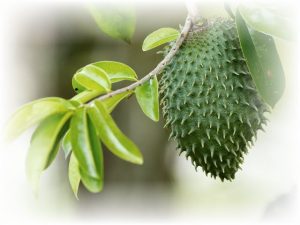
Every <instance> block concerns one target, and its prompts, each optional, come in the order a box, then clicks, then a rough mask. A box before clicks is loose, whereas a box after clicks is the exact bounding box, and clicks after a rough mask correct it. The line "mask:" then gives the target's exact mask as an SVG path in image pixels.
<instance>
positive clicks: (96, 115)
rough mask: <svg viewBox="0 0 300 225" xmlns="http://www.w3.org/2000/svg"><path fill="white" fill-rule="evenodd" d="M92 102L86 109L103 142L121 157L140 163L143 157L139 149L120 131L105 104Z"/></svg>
mask: <svg viewBox="0 0 300 225" xmlns="http://www.w3.org/2000/svg"><path fill="white" fill-rule="evenodd" d="M94 104H95V105H93V106H92V107H91V108H89V109H88V113H89V115H90V117H91V119H92V121H93V123H94V124H95V126H96V129H97V131H98V135H99V137H100V139H101V140H102V141H103V143H104V144H105V145H106V146H107V148H108V149H109V150H110V151H111V152H112V153H114V154H115V155H116V156H118V157H120V158H121V159H124V160H126V161H129V162H132V163H136V164H142V163H143V157H142V154H141V152H140V150H139V149H138V148H137V147H136V145H135V144H134V143H133V142H132V141H131V140H129V139H128V138H127V137H126V136H125V135H124V134H123V133H122V131H120V129H119V128H118V127H117V125H116V124H115V122H114V120H113V118H112V117H111V116H110V114H109V113H108V112H107V110H106V109H105V106H103V104H102V103H101V102H100V101H95V102H94Z"/></svg>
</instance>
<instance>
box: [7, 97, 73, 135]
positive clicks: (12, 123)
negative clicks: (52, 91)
mask: <svg viewBox="0 0 300 225" xmlns="http://www.w3.org/2000/svg"><path fill="white" fill-rule="evenodd" d="M72 109H74V106H73V105H72V104H71V103H70V102H68V101H67V100H65V99H63V98H57V97H50V98H42V99H39V100H36V101H33V102H30V103H27V104H25V105H24V106H22V107H21V108H20V109H19V110H18V111H17V112H15V113H14V114H13V116H12V117H11V119H10V120H9V122H8V124H7V128H6V138H7V139H8V140H11V139H14V138H16V137H17V136H19V135H20V134H21V133H22V132H23V131H25V130H26V129H28V128H29V127H31V126H33V125H34V124H37V123H39V122H40V121H42V120H43V119H45V118H46V117H48V116H50V115H53V114H57V113H63V112H67V111H68V110H72Z"/></svg>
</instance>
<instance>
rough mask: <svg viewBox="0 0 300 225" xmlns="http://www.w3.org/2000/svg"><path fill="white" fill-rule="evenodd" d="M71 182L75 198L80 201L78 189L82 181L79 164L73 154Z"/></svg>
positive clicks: (71, 158) (70, 166)
mask: <svg viewBox="0 0 300 225" xmlns="http://www.w3.org/2000/svg"><path fill="white" fill-rule="evenodd" d="M68 175H69V182H70V185H71V188H72V191H73V193H74V195H75V197H76V198H77V199H78V188H79V184H80V180H81V176H80V169H79V163H78V160H77V159H76V156H75V155H74V154H73V153H72V155H71V157H70V162H69V172H68Z"/></svg>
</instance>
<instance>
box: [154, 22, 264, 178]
mask: <svg viewBox="0 0 300 225" xmlns="http://www.w3.org/2000/svg"><path fill="white" fill-rule="evenodd" d="M171 45H172V44H171ZM165 53H167V50H166V52H165ZM160 87H161V90H160V92H161V96H162V99H161V104H162V106H163V113H164V118H165V120H166V126H167V127H170V130H171V134H170V137H172V138H174V139H175V140H176V141H177V143H178V148H179V149H180V152H185V154H186V157H187V158H188V157H190V158H191V161H192V163H193V165H194V166H195V167H196V169H197V167H199V166H200V167H202V169H203V171H204V172H205V173H206V175H207V174H209V173H210V175H211V176H212V177H214V178H216V177H219V178H220V179H221V180H222V181H223V180H224V179H226V180H232V179H234V177H235V173H236V172H237V171H238V169H239V168H240V165H241V164H242V162H243V157H244V154H245V153H247V150H248V148H249V147H250V145H251V144H252V143H253V141H254V139H255V138H256V134H257V131H258V130H259V129H262V125H263V124H265V123H266V117H265V115H264V114H265V112H268V111H269V107H268V106H267V105H266V104H265V103H264V102H263V100H262V99H261V97H260V96H259V94H258V92H257V90H256V88H255V85H254V83H253V81H252V78H251V75H250V72H249V70H248V68H247V65H246V61H245V58H244V56H243V53H242V51H241V48H240V43H239V38H238V34H237V30H236V27H235V23H234V21H233V20H229V19H220V18H219V19H215V20H213V21H210V22H208V23H207V24H206V25H203V26H201V27H200V28H199V27H198V28H193V29H192V30H191V31H190V32H189V34H188V37H187V38H186V40H185V41H184V43H183V44H182V46H181V47H180V49H179V50H178V52H177V53H176V55H175V56H174V58H173V59H172V61H171V62H170V63H169V65H167V66H166V68H165V69H164V71H163V72H162V78H161V81H160Z"/></svg>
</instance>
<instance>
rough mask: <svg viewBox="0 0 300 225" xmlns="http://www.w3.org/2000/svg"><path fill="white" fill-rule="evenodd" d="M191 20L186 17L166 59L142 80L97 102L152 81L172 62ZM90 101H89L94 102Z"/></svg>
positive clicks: (186, 33)
mask: <svg viewBox="0 0 300 225" xmlns="http://www.w3.org/2000/svg"><path fill="white" fill-rule="evenodd" d="M192 23H193V22H192V18H191V17H190V16H189V15H188V16H187V18H186V20H185V24H184V26H183V28H182V30H181V33H180V35H179V37H178V38H177V40H176V42H175V44H174V46H173V47H172V48H171V50H170V52H169V53H168V54H167V55H166V57H165V58H164V59H163V60H162V61H161V62H160V63H159V64H158V65H157V66H156V67H155V68H154V69H153V70H152V71H151V72H150V73H148V74H147V75H146V76H144V77H143V78H142V79H140V80H139V81H137V82H135V83H133V84H131V85H129V86H127V87H123V88H120V89H118V90H115V91H112V92H109V93H107V94H105V95H102V96H100V97H98V98H95V99H97V100H105V99H107V98H111V97H113V96H115V95H117V94H120V93H123V92H127V91H131V90H134V89H135V88H136V87H138V86H140V85H142V84H144V83H145V82H147V81H148V80H150V79H152V78H153V77H154V76H155V75H158V74H160V73H161V71H162V70H163V69H164V68H165V66H166V65H167V64H168V63H169V62H170V61H171V60H172V58H173V56H174V55H175V54H176V52H177V51H178V49H179V48H180V46H181V45H182V43H183V41H184V40H185V39H186V37H187V35H188V33H189V31H190V29H191V27H192ZM95 99H92V100H91V101H93V100H95ZM91 101H90V103H91Z"/></svg>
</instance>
